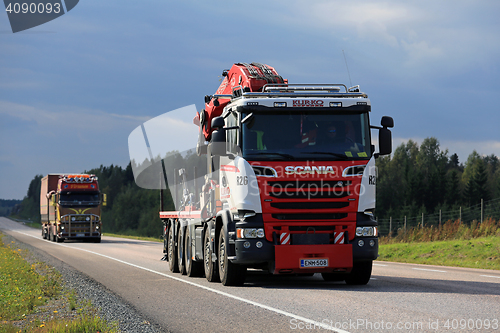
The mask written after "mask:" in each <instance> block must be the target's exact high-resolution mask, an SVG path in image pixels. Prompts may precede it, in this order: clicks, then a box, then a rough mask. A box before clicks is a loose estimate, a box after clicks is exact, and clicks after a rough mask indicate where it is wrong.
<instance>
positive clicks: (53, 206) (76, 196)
mask: <svg viewBox="0 0 500 333" xmlns="http://www.w3.org/2000/svg"><path fill="white" fill-rule="evenodd" d="M101 204H102V205H105V204H106V196H105V195H104V194H101V193H100V192H99V184H98V181H97V177H96V176H95V175H87V174H68V175H63V174H49V175H47V176H45V177H43V178H42V186H41V191H40V215H41V223H42V237H43V238H44V239H48V240H52V241H54V242H56V241H57V242H63V241H64V240H65V239H81V240H85V239H88V240H93V241H94V242H98V243H99V242H100V241H101V234H102V221H101Z"/></svg>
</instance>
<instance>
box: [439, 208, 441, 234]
mask: <svg viewBox="0 0 500 333" xmlns="http://www.w3.org/2000/svg"><path fill="white" fill-rule="evenodd" d="M439 229H441V209H440V210H439Z"/></svg>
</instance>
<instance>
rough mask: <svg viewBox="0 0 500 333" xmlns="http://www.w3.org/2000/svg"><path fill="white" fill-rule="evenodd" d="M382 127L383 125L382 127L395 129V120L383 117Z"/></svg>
mask: <svg viewBox="0 0 500 333" xmlns="http://www.w3.org/2000/svg"><path fill="white" fill-rule="evenodd" d="M380 125H382V127H389V128H393V127H394V119H392V117H389V116H383V117H382V119H381V120H380Z"/></svg>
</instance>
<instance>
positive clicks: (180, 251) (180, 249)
mask: <svg viewBox="0 0 500 333" xmlns="http://www.w3.org/2000/svg"><path fill="white" fill-rule="evenodd" d="M184 230H185V227H181V226H180V225H179V232H178V237H177V265H178V266H179V272H180V273H181V274H182V275H186V265H185V261H184Z"/></svg>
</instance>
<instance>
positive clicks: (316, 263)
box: [300, 258, 328, 268]
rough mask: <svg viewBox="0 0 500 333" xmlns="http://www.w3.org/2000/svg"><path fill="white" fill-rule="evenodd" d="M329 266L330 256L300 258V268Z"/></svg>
mask: <svg viewBox="0 0 500 333" xmlns="http://www.w3.org/2000/svg"><path fill="white" fill-rule="evenodd" d="M315 267H328V258H319V259H300V268H315Z"/></svg>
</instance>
